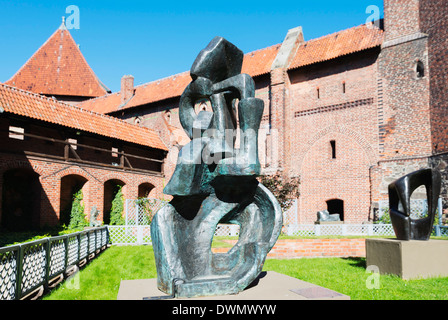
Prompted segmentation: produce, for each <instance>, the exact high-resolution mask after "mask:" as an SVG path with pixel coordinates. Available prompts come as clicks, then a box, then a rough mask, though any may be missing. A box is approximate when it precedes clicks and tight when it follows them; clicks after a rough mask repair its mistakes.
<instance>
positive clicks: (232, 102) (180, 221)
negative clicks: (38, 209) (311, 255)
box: [151, 37, 282, 297]
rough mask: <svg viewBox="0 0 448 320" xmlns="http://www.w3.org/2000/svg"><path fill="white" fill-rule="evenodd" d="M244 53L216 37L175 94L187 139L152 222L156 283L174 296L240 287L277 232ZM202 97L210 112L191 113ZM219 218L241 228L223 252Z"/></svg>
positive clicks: (253, 274) (278, 219)
mask: <svg viewBox="0 0 448 320" xmlns="http://www.w3.org/2000/svg"><path fill="white" fill-rule="evenodd" d="M243 56H244V55H243V53H242V52H241V50H239V49H238V48H237V47H236V46H234V45H233V44H232V43H230V42H228V41H227V40H225V39H224V38H221V37H215V38H214V39H213V40H212V41H211V42H210V43H209V45H208V46H207V47H206V48H205V49H204V50H202V51H201V52H200V53H199V55H198V57H197V58H196V60H195V62H194V63H193V66H192V68H191V70H190V75H191V78H192V81H191V83H190V84H189V85H188V86H187V88H186V89H185V91H184V93H183V94H182V97H181V99H180V105H179V117H180V121H181V124H182V126H183V128H184V129H185V132H186V133H187V135H188V136H189V137H190V138H191V139H192V140H191V142H190V143H189V144H187V145H185V146H184V147H183V148H182V149H181V151H180V153H179V157H178V163H177V165H176V168H175V171H174V173H173V176H172V178H171V180H170V181H169V183H168V184H167V186H166V187H165V189H164V193H165V194H169V195H172V196H173V199H172V201H171V202H170V203H169V204H167V205H166V206H165V207H163V208H162V209H161V210H159V211H158V212H157V214H156V215H155V217H154V219H153V221H152V224H151V237H152V243H153V247H154V255H155V259H156V266H157V284H158V288H159V289H160V290H161V291H163V292H165V293H167V294H171V295H172V296H175V297H195V296H210V295H223V294H236V293H238V292H240V291H242V290H244V289H245V288H246V287H247V286H249V285H250V284H251V283H252V282H253V281H254V280H255V279H256V278H257V276H258V275H259V274H260V272H261V270H262V267H263V264H264V261H265V259H266V256H267V253H268V252H269V250H270V249H271V248H272V247H273V246H274V244H275V242H276V241H277V239H278V236H279V235H280V231H281V227H282V211H281V208H280V205H279V203H278V201H277V200H276V199H275V197H274V196H273V195H272V193H271V192H269V190H267V189H266V188H265V187H264V186H263V185H262V184H260V183H259V182H258V181H257V179H256V177H257V176H258V175H259V174H260V163H259V160H258V129H259V126H260V122H261V117H262V114H263V109H264V103H263V101H262V100H261V99H258V98H255V85H254V81H253V79H252V78H251V77H250V76H249V75H247V74H240V72H241V68H242V63H243ZM201 99H208V100H209V101H210V103H211V106H212V109H213V112H209V111H201V112H199V113H198V114H196V112H195V110H194V106H195V103H196V102H197V101H198V100H201ZM238 125H239V128H238ZM237 133H239V136H240V140H239V141H240V147H239V148H238V149H237V148H235V142H236V137H237ZM218 223H229V224H237V225H239V226H240V233H239V240H238V242H237V244H236V245H235V246H234V247H233V248H232V249H231V250H230V251H229V252H228V253H225V254H213V253H212V251H211V243H212V240H213V236H214V233H215V230H216V226H217V225H218Z"/></svg>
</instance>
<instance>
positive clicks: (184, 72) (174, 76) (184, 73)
mask: <svg viewBox="0 0 448 320" xmlns="http://www.w3.org/2000/svg"><path fill="white" fill-rule="evenodd" d="M187 73H190V70H188V71H183V72H180V73H176V74H173V75H171V76H168V77H164V78H160V79H157V80H153V81H149V82H146V83H142V84H139V85H138V86H134V89H137V88H138V87H143V86H147V85H149V84H152V83H156V82H160V81H164V80H168V79H170V78H176V77H178V76H181V75H186V74H187ZM117 92H118V93H119V92H120V91H117Z"/></svg>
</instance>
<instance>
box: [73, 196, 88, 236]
mask: <svg viewBox="0 0 448 320" xmlns="http://www.w3.org/2000/svg"><path fill="white" fill-rule="evenodd" d="M82 199H83V194H82V189H80V190H78V191H77V192H75V193H74V194H73V202H72V210H71V212H70V223H69V225H68V228H69V229H76V228H82V227H85V226H87V225H88V222H87V219H86V215H85V214H84V204H83V203H82Z"/></svg>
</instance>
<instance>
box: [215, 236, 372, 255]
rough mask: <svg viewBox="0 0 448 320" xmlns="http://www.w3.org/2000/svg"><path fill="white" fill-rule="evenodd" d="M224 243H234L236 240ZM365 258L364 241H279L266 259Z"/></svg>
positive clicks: (218, 251) (219, 249)
mask: <svg viewBox="0 0 448 320" xmlns="http://www.w3.org/2000/svg"><path fill="white" fill-rule="evenodd" d="M226 241H228V242H229V243H231V244H235V243H236V240H234V241H229V240H226ZM228 250H230V248H213V249H212V251H213V252H214V253H224V252H228ZM365 256H366V249H365V239H280V240H278V241H277V243H276V244H275V245H274V247H273V248H272V250H271V251H270V252H269V253H268V258H273V259H295V258H316V257H341V258H345V257H365Z"/></svg>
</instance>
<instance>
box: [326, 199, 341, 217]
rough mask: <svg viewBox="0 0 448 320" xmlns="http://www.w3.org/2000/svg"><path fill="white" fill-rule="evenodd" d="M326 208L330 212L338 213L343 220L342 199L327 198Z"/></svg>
mask: <svg viewBox="0 0 448 320" xmlns="http://www.w3.org/2000/svg"><path fill="white" fill-rule="evenodd" d="M326 202H327V210H328V212H330V214H335V213H337V214H339V217H340V218H341V221H344V200H341V199H331V200H327V201H326Z"/></svg>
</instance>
